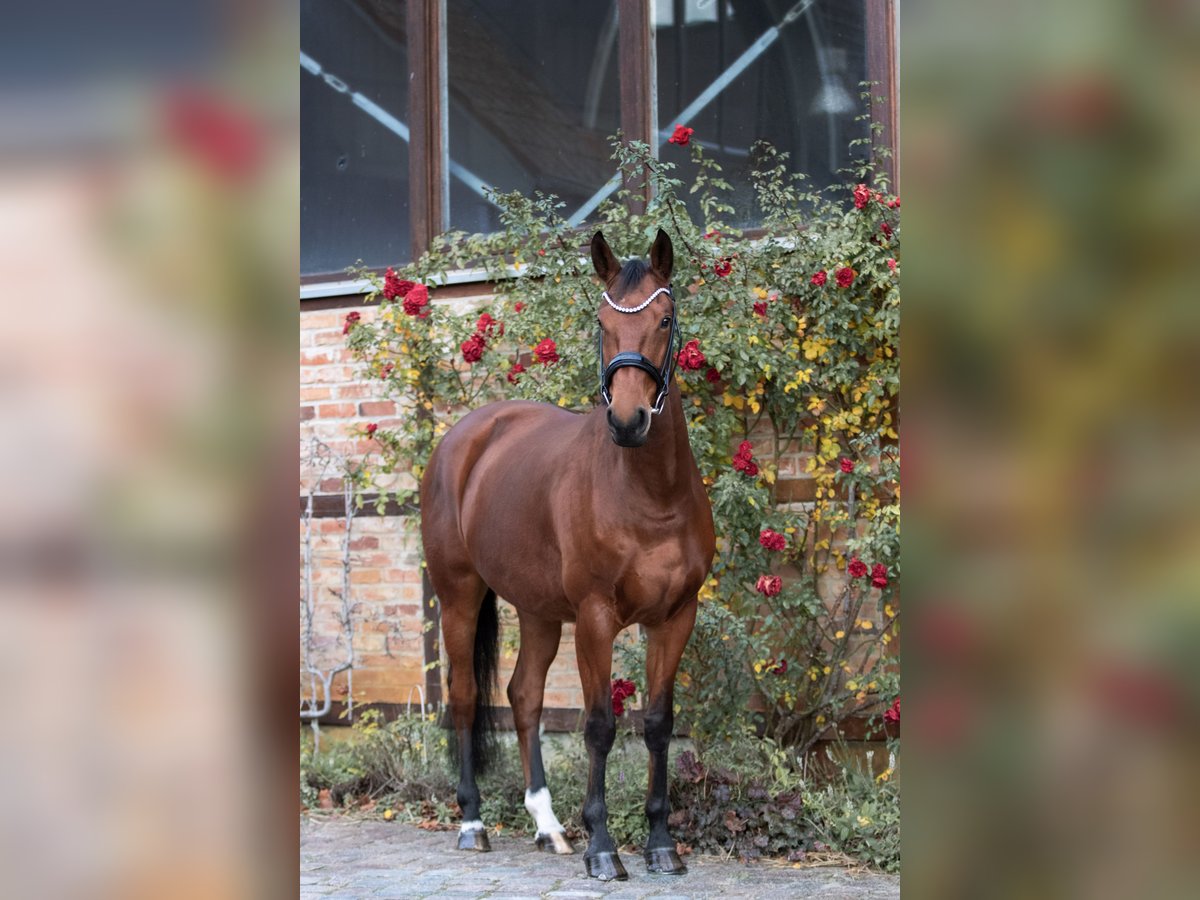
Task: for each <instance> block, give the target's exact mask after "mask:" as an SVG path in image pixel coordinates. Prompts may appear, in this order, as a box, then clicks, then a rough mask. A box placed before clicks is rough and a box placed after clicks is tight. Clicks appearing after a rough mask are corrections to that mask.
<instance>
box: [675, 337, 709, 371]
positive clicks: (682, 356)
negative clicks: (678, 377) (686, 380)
mask: <svg viewBox="0 0 1200 900" xmlns="http://www.w3.org/2000/svg"><path fill="white" fill-rule="evenodd" d="M675 362H676V363H677V364H678V365H679V368H681V369H683V370H684V371H685V372H695V371H696V370H697V369H700V368H702V367H703V366H704V364H705V362H707V360H706V359H705V358H704V354H703V353H701V352H700V342H699V341H698V340H695V341H688V342H687V343H686V344H684V345H683V349H682V350H680V351H679V355H677V356H676V357H675Z"/></svg>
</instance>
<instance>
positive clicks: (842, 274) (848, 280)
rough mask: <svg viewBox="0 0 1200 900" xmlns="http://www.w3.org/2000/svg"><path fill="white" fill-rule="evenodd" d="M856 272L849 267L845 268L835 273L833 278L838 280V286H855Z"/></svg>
mask: <svg viewBox="0 0 1200 900" xmlns="http://www.w3.org/2000/svg"><path fill="white" fill-rule="evenodd" d="M855 274H856V273H855V271H854V270H853V269H852V268H850V267H849V266H843V267H842V268H840V269H838V270H837V271H836V272H834V273H833V277H834V278H835V279H836V280H837V286H838V287H840V288H847V287H850V285H852V284H854V276H855Z"/></svg>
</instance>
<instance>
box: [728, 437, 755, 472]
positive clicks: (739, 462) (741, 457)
mask: <svg viewBox="0 0 1200 900" xmlns="http://www.w3.org/2000/svg"><path fill="white" fill-rule="evenodd" d="M752 450H753V447H752V446H751V444H750V442H749V441H742V443H741V445H740V446H739V447H738V451H737V453H735V454H734V455H733V468H734V470H735V471H737V472H744V473H745V474H747V475H749V476H750V477H751V478H753V477H754V476H756V475H757V474H758V465H757V464H756V463H755V462H754V459H753V458H752V457H751V451H752Z"/></svg>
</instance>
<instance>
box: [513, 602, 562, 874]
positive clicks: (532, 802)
mask: <svg viewBox="0 0 1200 900" xmlns="http://www.w3.org/2000/svg"><path fill="white" fill-rule="evenodd" d="M520 622H521V651H520V653H519V654H518V655H517V667H516V669H515V670H514V671H513V677H512V680H511V681H510V682H509V683H508V702H509V704H510V705H511V706H512V711H513V724H514V725H515V726H516V730H517V741H518V742H519V743H520V745H521V763H522V765H523V766H524V768H525V808H526V809H527V810H529V814H530V815H531V816H533V820H534V822H535V823H536V825H537V839H536V840H537V845H538V848H539V849H552V850H553V851H554V852H555V853H574V852H575V849H574V848H573V847H572V846H571V842H570V841H568V840H567V836H566V833H565V832H564V830H563V827H562V824H561V823H560V822H559V821H558V817H557V816H556V815H554V809H553V808H552V807H551V805H550V788H549V787H547V786H546V771H545V769H544V768H543V766H542V744H541V739H540V738H539V736H538V724H539V723H540V722H541V719H542V703H543V701H544V697H545V692H546V672H547V671H548V670H549V668H550V664H551V663H552V662H554V657H555V655H556V654H557V653H558V644H559V641H560V640H561V638H562V623H561V622H551V621H547V620H545V619H538V618H535V617H534V616H531V615H529V614H527V613H521V614H520Z"/></svg>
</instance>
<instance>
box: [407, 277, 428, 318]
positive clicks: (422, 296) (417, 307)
mask: <svg viewBox="0 0 1200 900" xmlns="http://www.w3.org/2000/svg"><path fill="white" fill-rule="evenodd" d="M428 305H429V288H427V287H425V285H423V284H414V285H413V286H412V287H411V288H409V289H408V291H407V293H406V294H405V297H404V312H405V314H406V315H410V316H416V317H417V318H420V319H424V318H425V317H426V316H428V315H429V310H427V309H425V307H426V306H428Z"/></svg>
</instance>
